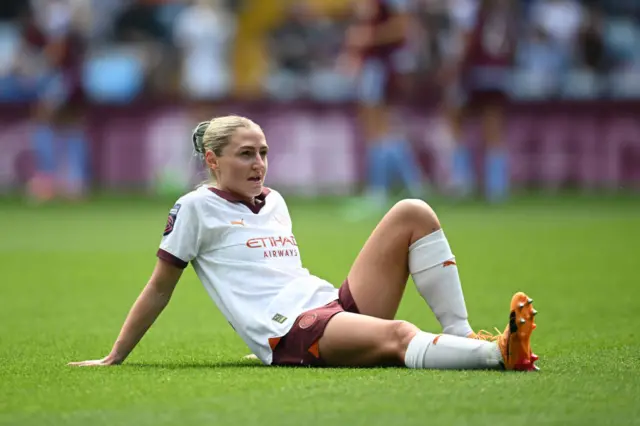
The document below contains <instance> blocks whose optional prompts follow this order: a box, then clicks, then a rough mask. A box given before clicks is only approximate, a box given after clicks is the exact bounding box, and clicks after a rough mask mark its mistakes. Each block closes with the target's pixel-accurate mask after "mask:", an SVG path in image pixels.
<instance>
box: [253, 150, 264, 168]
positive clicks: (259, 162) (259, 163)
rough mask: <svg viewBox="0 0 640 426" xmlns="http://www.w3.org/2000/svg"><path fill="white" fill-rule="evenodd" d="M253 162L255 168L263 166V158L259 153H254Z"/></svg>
mask: <svg viewBox="0 0 640 426" xmlns="http://www.w3.org/2000/svg"><path fill="white" fill-rule="evenodd" d="M253 164H254V167H256V168H260V169H262V168H264V159H263V158H262V155H260V153H257V154H256V161H255V162H254V163H253Z"/></svg>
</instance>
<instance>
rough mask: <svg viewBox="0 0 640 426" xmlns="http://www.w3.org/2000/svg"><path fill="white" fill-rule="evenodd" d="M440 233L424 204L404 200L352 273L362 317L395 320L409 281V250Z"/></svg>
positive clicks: (374, 236)
mask: <svg viewBox="0 0 640 426" xmlns="http://www.w3.org/2000/svg"><path fill="white" fill-rule="evenodd" d="M438 229H440V224H439V222H438V219H437V217H436V215H435V213H434V212H433V210H432V209H431V208H430V207H429V206H428V205H427V204H426V203H424V202H423V201H419V200H404V201H401V202H399V203H398V204H396V205H395V206H394V207H393V208H392V209H391V210H389V212H388V213H387V214H386V215H385V216H384V217H383V218H382V220H381V221H380V223H379V224H378V226H376V228H375V229H374V231H373V233H372V234H371V236H370V237H369V239H368V240H367V242H366V243H365V244H364V246H363V247H362V250H361V251H360V253H359V254H358V257H357V258H356V260H355V261H354V263H353V265H352V266H351V270H350V271H349V275H348V280H349V289H350V290H351V294H352V296H353V299H354V300H355V302H356V305H357V306H358V310H359V312H360V313H361V314H364V315H369V316H372V317H377V318H382V319H393V318H395V315H396V313H397V311H398V306H399V305H400V300H401V299H402V295H403V294H404V289H405V286H406V284H407V279H408V277H409V246H410V245H411V244H413V243H414V242H415V241H417V240H418V239H420V238H422V237H423V236H425V235H428V234H430V233H432V232H434V231H437V230H438Z"/></svg>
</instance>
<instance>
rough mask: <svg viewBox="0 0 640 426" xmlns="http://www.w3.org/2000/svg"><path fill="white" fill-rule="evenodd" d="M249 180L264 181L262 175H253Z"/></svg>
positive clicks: (254, 181)
mask: <svg viewBox="0 0 640 426" xmlns="http://www.w3.org/2000/svg"><path fill="white" fill-rule="evenodd" d="M248 180H249V182H253V183H260V182H262V176H253V177H250V178H249V179H248Z"/></svg>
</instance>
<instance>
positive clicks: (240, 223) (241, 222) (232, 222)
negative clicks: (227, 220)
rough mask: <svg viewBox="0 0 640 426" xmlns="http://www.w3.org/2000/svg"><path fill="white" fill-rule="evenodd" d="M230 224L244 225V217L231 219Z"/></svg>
mask: <svg viewBox="0 0 640 426" xmlns="http://www.w3.org/2000/svg"><path fill="white" fill-rule="evenodd" d="M231 224H232V225H239V226H244V219H240V220H232V221H231Z"/></svg>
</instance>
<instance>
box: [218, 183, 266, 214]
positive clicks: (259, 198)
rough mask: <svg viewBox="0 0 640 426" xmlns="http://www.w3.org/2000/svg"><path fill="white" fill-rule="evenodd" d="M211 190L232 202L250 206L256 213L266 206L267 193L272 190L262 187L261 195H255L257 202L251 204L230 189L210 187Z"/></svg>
mask: <svg viewBox="0 0 640 426" xmlns="http://www.w3.org/2000/svg"><path fill="white" fill-rule="evenodd" d="M209 191H211V192H213V193H214V194H216V195H217V196H218V197H220V198H223V199H225V200H227V201H229V202H230V203H240V204H244V205H245V206H247V207H248V208H249V210H251V211H252V212H253V213H255V214H258V213H259V212H260V210H261V209H262V208H263V207H264V205H265V204H266V198H267V195H269V193H270V192H271V190H270V189H269V188H266V187H265V188H262V193H260V195H258V196H256V197H255V204H251V203H249V202H248V201H246V200H243V199H242V198H240V197H238V196H237V195H236V194H233V193H231V192H228V191H223V190H221V189H218V188H213V187H209Z"/></svg>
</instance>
